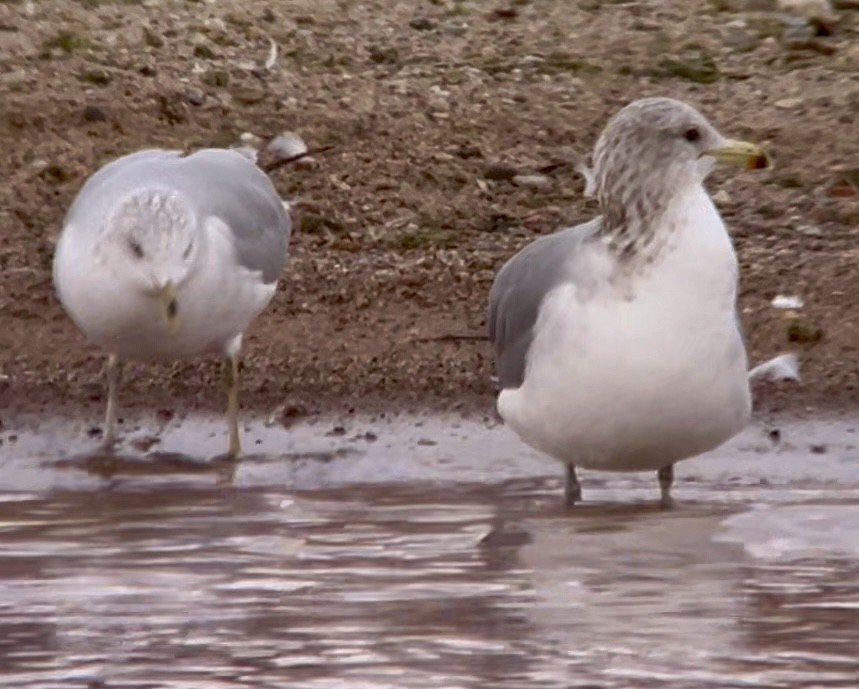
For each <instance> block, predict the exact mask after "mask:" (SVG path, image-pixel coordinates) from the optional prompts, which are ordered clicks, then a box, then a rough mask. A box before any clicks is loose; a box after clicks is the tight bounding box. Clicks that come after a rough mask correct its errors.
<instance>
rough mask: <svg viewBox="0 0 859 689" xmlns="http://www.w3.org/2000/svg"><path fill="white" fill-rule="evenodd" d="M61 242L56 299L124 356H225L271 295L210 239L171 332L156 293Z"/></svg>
mask: <svg viewBox="0 0 859 689" xmlns="http://www.w3.org/2000/svg"><path fill="white" fill-rule="evenodd" d="M66 241H67V238H66V237H63V239H61V242H60V245H59V246H58V247H57V257H56V263H55V267H54V270H55V281H56V284H57V290H58V294H59V297H60V300H61V302H62V303H63V306H64V307H65V309H66V311H67V312H68V313H69V315H70V316H71V318H72V320H73V321H74V322H75V324H76V325H77V326H78V327H79V328H80V329H81V331H82V332H83V333H84V334H85V335H86V336H87V337H88V338H89V339H90V340H92V341H93V342H94V343H95V344H97V345H99V346H101V347H103V348H104V349H106V350H107V351H109V352H112V353H115V354H117V355H118V356H119V357H120V358H122V359H135V360H140V361H173V360H176V359H183V358H189V357H194V356H198V355H200V354H204V353H206V352H224V351H225V350H226V349H227V348H228V347H229V346H230V344H231V342H232V341H233V340H235V338H237V337H239V336H240V335H241V334H242V333H243V332H244V331H245V330H246V329H247V328H248V326H249V325H250V323H251V322H252V321H253V319H254V318H255V317H256V316H257V315H258V314H259V313H260V312H261V311H262V310H263V309H264V308H265V306H266V305H267V304H268V302H269V301H270V300H271V298H272V296H273V295H274V293H275V290H276V283H273V284H268V285H265V284H263V283H262V282H261V280H260V278H259V276H258V275H257V274H255V273H251V272H249V271H247V270H244V269H241V268H238V267H234V266H235V264H234V260H233V258H232V248H231V247H230V246H228V245H227V244H226V243H225V242H224V241H222V238H219V237H218V236H217V235H216V234H213V235H212V236H211V241H210V242H209V243H208V245H207V253H206V255H204V256H201V257H200V265H199V266H198V268H197V269H196V270H195V271H194V272H193V274H192V275H191V276H190V277H189V278H188V279H187V280H186V281H185V282H183V283H182V284H181V285H180V286H179V288H178V289H177V295H176V296H177V299H176V300H177V304H178V308H179V310H178V314H179V319H178V323H179V327H178V329H177V331H176V332H175V333H170V332H169V331H168V329H167V323H166V321H165V318H164V315H163V312H162V310H161V306H160V304H159V303H158V301H157V299H156V297H155V296H153V295H151V294H147V293H144V292H142V291H141V290H139V289H138V288H137V287H136V286H135V285H133V284H131V283H129V282H128V281H125V280H123V276H122V275H121V274H117V273H116V272H115V271H113V270H111V267H110V266H108V265H105V263H103V262H102V261H101V260H100V258H99V256H98V255H97V254H96V253H94V252H92V251H82V250H80V251H79V250H76V246H75V245H74V244H73V243H71V242H69V243H68V244H65V242H66ZM64 244H65V245H64ZM224 259H227V260H224ZM224 266H229V268H225V267H224Z"/></svg>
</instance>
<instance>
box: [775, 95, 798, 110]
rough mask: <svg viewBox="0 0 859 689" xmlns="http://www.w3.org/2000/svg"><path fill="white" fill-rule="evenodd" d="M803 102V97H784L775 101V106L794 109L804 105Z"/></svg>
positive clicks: (782, 108) (781, 108)
mask: <svg viewBox="0 0 859 689" xmlns="http://www.w3.org/2000/svg"><path fill="white" fill-rule="evenodd" d="M802 103H803V101H802V98H782V99H781V100H777V101H776V102H775V106H776V107H777V108H779V109H780V110H792V109H793V108H796V107H799V106H800V105H802Z"/></svg>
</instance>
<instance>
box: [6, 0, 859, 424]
mask: <svg viewBox="0 0 859 689" xmlns="http://www.w3.org/2000/svg"><path fill="white" fill-rule="evenodd" d="M502 4H503V3H502ZM753 4H754V5H755V7H759V6H760V7H764V6H767V7H768V6H769V4H768V3H753ZM778 4H779V3H775V2H774V3H772V5H773V7H775V6H777V5H778ZM742 5H743V3H732V2H731V3H710V2H704V1H703V0H702V1H701V2H695V3H689V2H685V1H680V0H672V1H670V2H660V3H632V4H630V3H590V2H588V3H577V4H576V5H575V6H574V7H573V6H571V5H570V4H569V3H567V2H563V1H562V0H533V1H532V2H525V3H513V4H512V5H511V8H512V9H510V8H508V9H510V11H496V10H497V9H498V8H488V7H487V6H486V5H485V3H477V2H452V3H451V2H439V3H430V4H427V5H426V6H424V5H423V4H419V3H400V2H397V3H395V2H390V0H371V2H369V3H362V4H361V5H360V6H359V5H354V4H350V3H338V2H333V1H331V2H328V1H326V2H306V1H305V0H295V1H292V2H288V3H278V4H277V6H276V7H275V6H274V5H273V4H272V3H267V2H264V1H262V0H249V1H247V2H241V3H239V2H219V3H210V4H206V3H204V4H201V3H185V2H179V1H178V0H163V1H161V2H158V3H139V4H135V3H129V2H122V3H113V2H97V3H81V2H74V1H72V0H54V1H53V2H28V3H24V2H12V3H9V2H6V3H0V24H2V27H3V28H2V31H0V76H2V79H0V93H2V95H3V98H2V99H0V145H2V147H3V149H4V151H5V152H6V155H5V156H3V158H2V159H0V177H2V178H3V179H4V180H6V183H4V185H3V186H2V188H0V233H2V239H3V241H2V246H0V323H2V327H0V415H2V417H3V419H4V422H6V423H7V424H8V423H10V422H11V421H10V420H11V419H13V418H15V417H16V416H19V415H20V414H22V413H24V412H26V411H33V410H37V411H38V410H47V409H52V408H54V407H55V406H56V405H62V406H69V407H79V409H76V410H75V411H74V414H75V415H81V416H87V417H91V418H93V420H94V422H96V421H97V420H98V419H99V418H100V417H101V413H102V408H101V405H102V402H101V400H102V395H103V390H102V382H101V379H100V375H99V374H100V371H101V368H102V366H103V362H104V355H103V354H102V353H100V352H98V351H97V350H96V349H95V348H93V347H91V346H89V345H87V344H86V342H85V341H84V339H83V338H82V337H81V336H80V334H79V333H77V332H76V330H75V328H74V327H73V326H72V324H71V322H70V321H69V319H68V318H67V317H66V315H65V314H64V313H63V312H62V310H61V308H60V307H59V304H58V303H57V300H56V298H55V296H54V293H53V286H52V284H51V258H52V255H53V247H54V241H55V239H56V236H57V233H58V231H59V228H60V226H61V223H62V218H63V216H64V213H65V211H66V209H67V208H68V205H69V203H70V202H71V200H72V198H73V197H74V195H75V193H76V192H77V190H78V189H79V188H80V185H81V184H82V183H83V180H84V179H85V178H86V177H87V176H88V175H90V174H92V172H94V171H95V170H96V169H97V168H98V167H99V166H101V165H103V164H104V163H105V162H107V161H108V160H111V159H112V158H114V157H116V156H118V155H121V154H124V153H127V152H130V151H132V150H136V149H138V148H141V147H146V146H163V147H179V148H184V149H187V148H194V147H200V146H211V145H218V146H228V145H232V144H235V143H237V142H238V141H240V140H241V137H242V135H245V134H252V135H254V136H257V137H262V138H265V137H269V136H272V135H274V134H275V133H277V132H280V131H284V130H291V131H295V132H297V133H299V134H300V135H301V136H302V137H303V138H304V140H305V141H306V142H307V143H308V145H310V146H311V147H317V146H329V145H330V146H332V148H331V149H330V150H329V151H327V152H326V153H324V154H323V155H320V156H317V157H316V159H315V160H314V161H312V162H311V163H310V164H308V165H305V166H302V167H300V168H284V169H281V170H278V171H277V172H275V173H274V174H273V181H274V183H275V185H276V187H277V189H278V190H279V191H280V192H281V194H282V196H283V197H284V198H286V199H288V200H290V201H292V202H297V203H299V205H300V206H301V208H302V220H301V221H300V223H299V226H298V227H297V228H296V233H295V235H294V237H293V239H292V242H291V245H290V260H289V263H288V265H287V268H286V270H285V272H284V275H283V280H282V284H281V288H280V290H279V291H278V293H277V295H276V297H275V298H274V300H273V302H272V304H271V305H270V307H269V308H268V309H267V310H266V311H265V313H263V314H262V316H261V317H260V318H259V319H258V320H257V321H256V323H255V324H254V326H253V328H252V330H251V331H250V333H249V334H248V337H247V338H246V358H245V363H246V366H245V371H244V382H243V392H242V405H243V407H244V409H245V411H246V413H248V412H251V413H254V414H258V415H266V414H269V413H271V412H272V410H274V409H277V408H279V407H280V406H281V405H285V408H293V407H294V408H295V409H296V413H297V414H299V415H302V414H310V415H314V414H320V413H323V412H327V411H336V412H338V413H344V414H346V413H349V412H350V410H358V411H383V410H385V409H396V410H420V409H431V410H437V411H448V410H456V411H461V412H467V413H476V414H481V413H485V414H492V409H493V407H494V403H493V393H494V390H493V386H492V383H491V375H492V361H491V354H490V348H489V345H488V343H487V342H486V341H485V340H480V339H469V338H474V337H475V336H478V337H480V336H482V335H484V334H485V332H486V325H485V310H486V299H487V294H488V291H489V287H490V285H491V282H492V279H493V276H494V274H495V271H496V270H497V269H498V268H499V267H500V265H501V264H502V263H503V262H504V261H505V260H506V259H507V258H508V257H509V256H511V255H512V254H513V253H514V252H515V251H516V250H518V249H519V248H521V247H522V246H523V245H525V244H526V243H528V242H530V241H533V240H534V239H535V238H537V237H539V236H541V235H544V234H546V233H549V232H552V231H554V230H556V229H557V228H559V227H561V226H563V225H568V224H571V223H577V222H581V221H583V220H587V219H589V218H591V217H592V216H593V215H594V213H595V211H596V209H595V206H594V203H593V201H592V200H589V199H586V198H585V197H584V195H583V193H582V191H583V187H584V183H583V180H582V179H581V177H580V175H578V173H576V172H575V169H574V167H575V162H576V161H578V160H581V159H582V158H583V157H586V156H587V155H588V153H589V151H590V150H591V147H592V146H593V143H594V141H595V139H596V137H597V135H598V133H599V131H600V130H601V128H602V127H603V125H604V124H605V121H606V119H607V118H608V117H609V116H610V115H611V114H613V113H614V112H616V111H617V109H618V108H620V107H621V106H623V105H624V104H626V103H627V102H629V101H630V100H632V99H634V98H637V97H643V96H648V95H663V96H665V95H667V96H672V97H675V98H680V99H683V100H687V101H689V102H690V103H692V104H693V105H695V106H696V107H698V108H699V109H700V110H701V111H702V112H703V113H705V114H706V115H707V116H708V117H709V118H710V119H711V120H712V121H713V123H714V124H715V125H716V126H717V127H719V128H720V130H722V131H723V132H724V133H725V134H726V135H729V136H735V137H739V138H744V139H749V140H752V141H755V142H757V143H760V144H761V145H763V146H764V147H765V148H766V149H767V151H768V152H769V153H770V154H771V155H772V157H773V159H774V161H775V168H774V169H773V170H772V171H768V172H765V173H761V174H751V173H740V174H733V175H728V174H725V173H719V174H718V175H716V176H714V178H713V179H712V183H711V184H710V189H711V191H712V192H713V194H714V196H715V199H716V202H717V204H718V205H719V208H720V210H721V212H722V214H723V216H724V217H725V219H726V223H727V225H728V227H729V229H730V231H731V233H732V236H733V239H734V242H735V244H736V247H737V252H738V256H739V260H740V267H741V281H740V282H741V284H740V303H739V307H740V316H741V320H742V325H743V329H744V332H745V334H746V338H747V341H748V346H749V359H750V362H751V363H752V364H755V363H759V362H761V361H763V360H766V359H769V358H770V357H772V356H775V355H776V354H779V353H781V352H784V351H797V352H798V353H799V354H800V356H801V359H802V376H803V380H802V383H801V384H800V385H798V386H794V385H785V386H777V387H774V388H772V389H769V388H768V389H767V390H765V391H764V394H763V396H762V398H761V400H760V401H759V403H758V404H759V409H760V410H761V411H762V412H764V413H770V412H772V413H777V412H781V413H790V414H797V415H802V416H813V415H815V414H828V413H830V412H832V411H846V412H852V410H854V409H855V407H856V404H857V402H859V348H857V344H856V343H857V342H859V301H857V300H856V299H855V275H856V261H857V253H856V252H857V248H856V247H857V246H859V189H857V187H856V185H857V184H859V182H857V181H856V180H859V177H857V176H856V175H857V174H859V173H857V172H856V171H857V170H859V143H857V142H859V137H857V136H856V132H857V131H859V107H858V106H857V104H859V78H858V77H857V76H856V75H857V74H859V50H857V48H856V46H857V45H859V43H857V40H859V12H857V11H856V10H852V9H843V10H839V11H838V12H837V13H836V16H835V17H834V18H832V19H831V21H830V20H827V22H826V23H824V24H820V23H819V22H818V23H817V24H815V23H814V21H815V20H813V19H810V18H808V17H802V16H792V15H789V16H786V15H785V12H780V11H777V10H776V9H766V7H764V9H762V10H761V11H754V10H751V11H745V10H743V9H742V7H741V6H742ZM501 9H502V10H503V9H504V8H501ZM821 27H822V28H821ZM817 31H821V32H823V33H821V34H820V35H817V33H815V32H817ZM803 32H805V33H808V32H811V33H813V34H814V35H811V36H810V37H806V38H802V37H803V36H805V33H803ZM800 34H801V35H800ZM797 36H799V38H797ZM692 38H694V41H692V40H691V39H692ZM269 39H271V40H273V41H274V42H275V43H276V44H277V45H278V46H279V52H278V59H277V64H276V66H275V67H273V68H272V69H271V70H269V71H268V72H265V73H262V74H261V73H260V72H259V69H258V68H259V64H260V63H261V62H262V61H264V60H265V57H266V55H267V53H268V51H269V48H270V40H269ZM800 39H802V40H800ZM806 39H807V40H806ZM693 43H694V45H693ZM34 85H38V86H37V87H35V86H34ZM516 174H522V175H526V176H527V175H531V176H532V177H533V175H538V177H539V176H540V175H542V177H539V180H540V184H538V185H536V186H528V185H522V184H517V183H515V182H514V181H513V178H514V177H515V176H516ZM778 295H786V296H798V297H799V298H800V299H801V300H802V303H803V306H802V307H801V308H799V309H796V310H794V311H786V310H781V309H777V308H774V307H773V305H772V302H773V299H774V297H776V296H778ZM121 404H122V407H123V409H125V410H126V411H127V413H129V414H131V413H132V410H137V409H166V410H172V411H175V412H177V413H178V412H185V411H194V410H205V411H211V412H218V411H220V409H221V406H222V404H223V396H222V392H221V388H220V378H219V373H218V365H217V362H215V361H209V360H207V361H204V362H186V363H178V364H176V365H175V366H170V367H143V366H136V367H132V368H131V370H130V371H129V373H128V375H127V376H126V383H125V384H124V385H123V387H122V394H121Z"/></svg>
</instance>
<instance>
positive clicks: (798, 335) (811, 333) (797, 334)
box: [787, 321, 823, 344]
mask: <svg viewBox="0 0 859 689" xmlns="http://www.w3.org/2000/svg"><path fill="white" fill-rule="evenodd" d="M787 339H788V341H789V342H800V343H806V344H812V343H815V342H820V340H822V339H823V328H821V327H819V326H816V325H812V324H810V323H805V322H803V321H794V322H793V323H791V324H790V325H789V326H788V328H787Z"/></svg>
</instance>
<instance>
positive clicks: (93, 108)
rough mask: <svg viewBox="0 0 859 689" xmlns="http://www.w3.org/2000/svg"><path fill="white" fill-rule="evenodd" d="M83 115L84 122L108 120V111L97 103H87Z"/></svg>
mask: <svg viewBox="0 0 859 689" xmlns="http://www.w3.org/2000/svg"><path fill="white" fill-rule="evenodd" d="M82 116H83V119H84V122H107V113H106V112H105V111H104V110H102V109H101V108H100V107H98V106H97V105H87V106H86V107H85V108H84V110H83V115H82Z"/></svg>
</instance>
